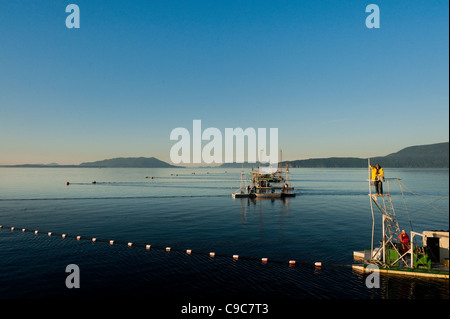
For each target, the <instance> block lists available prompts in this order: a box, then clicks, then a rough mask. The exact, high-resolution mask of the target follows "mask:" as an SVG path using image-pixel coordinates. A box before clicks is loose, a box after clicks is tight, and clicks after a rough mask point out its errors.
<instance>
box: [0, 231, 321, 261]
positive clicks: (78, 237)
mask: <svg viewBox="0 0 450 319" xmlns="http://www.w3.org/2000/svg"><path fill="white" fill-rule="evenodd" d="M1 228H4V226H2V225H0V229H1ZM5 228H9V229H11V231H14V230H15V229H16V228H15V227H5ZM21 230H22V232H26V231H29V232H30V230H27V229H25V228H22V229H21ZM31 232H34V234H35V235H37V234H39V233H44V232H40V231H38V230H34V231H31ZM47 235H48V236H53V235H55V236H56V235H60V236H61V237H62V238H66V237H67V236H68V235H67V234H54V233H52V232H47ZM70 237H73V238H76V239H77V240H81V239H82V237H81V236H79V235H78V236H70ZM83 239H90V240H91V241H92V242H96V241H97V240H99V239H97V238H95V237H92V238H84V237H83ZM99 241H103V242H106V241H105V240H99ZM114 243H115V241H114V240H109V244H110V245H111V246H112V245H114ZM127 246H128V247H132V246H133V243H132V242H128V243H127ZM151 247H152V246H151V245H149V244H146V245H145V249H147V250H150V248H151ZM171 250H172V248H171V247H165V251H166V252H170V251H171ZM185 252H186V254H187V255H191V254H192V249H187V250H186V251H185ZM199 253H200V252H199ZM203 254H205V253H203ZM209 257H211V258H214V257H216V253H215V252H213V251H212V252H210V253H209ZM232 257H233V260H239V258H240V256H239V255H232ZM241 258H243V259H255V258H249V257H241ZM260 260H261V263H263V264H267V263H268V261H269V259H268V258H267V257H263V258H261V259H260ZM278 262H279V261H278ZM288 264H289V266H295V265H296V261H295V260H289V262H288ZM314 266H315V267H316V268H320V267H322V263H321V262H320V261H319V262H315V263H314Z"/></svg>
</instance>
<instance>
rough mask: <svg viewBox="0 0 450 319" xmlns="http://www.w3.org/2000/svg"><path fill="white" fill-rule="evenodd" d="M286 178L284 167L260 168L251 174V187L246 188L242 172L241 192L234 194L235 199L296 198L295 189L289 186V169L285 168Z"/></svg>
mask: <svg viewBox="0 0 450 319" xmlns="http://www.w3.org/2000/svg"><path fill="white" fill-rule="evenodd" d="M284 171H285V177H284V176H283V167H282V164H281V163H280V167H278V168H276V169H273V168H271V167H264V166H261V165H260V166H259V168H258V169H257V170H256V169H253V168H252V171H251V172H250V173H249V175H251V182H250V185H248V186H246V187H244V185H245V184H247V183H246V180H245V178H244V171H243V170H242V171H241V186H240V189H239V192H236V193H233V194H232V195H231V196H232V197H233V198H245V197H247V198H261V199H262V198H268V199H277V198H284V197H295V193H294V192H293V190H294V188H293V187H291V186H289V168H288V167H285V168H284Z"/></svg>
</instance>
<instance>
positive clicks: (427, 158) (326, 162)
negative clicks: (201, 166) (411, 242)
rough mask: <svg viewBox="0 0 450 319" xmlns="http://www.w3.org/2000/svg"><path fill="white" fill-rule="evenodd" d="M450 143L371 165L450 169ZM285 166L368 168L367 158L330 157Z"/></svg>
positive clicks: (412, 150)
mask: <svg viewBox="0 0 450 319" xmlns="http://www.w3.org/2000/svg"><path fill="white" fill-rule="evenodd" d="M448 147H449V143H448V142H445V143H437V144H429V145H419V146H410V147H407V148H404V149H402V150H400V151H398V152H396V153H392V154H389V155H386V156H377V157H374V158H371V159H370V161H371V163H373V164H375V163H379V164H380V165H381V166H382V167H392V168H402V167H404V168H408V167H411V168H448V167H449V149H448ZM283 165H287V166H289V167H305V168H306V167H308V168H320V167H342V168H346V167H348V168H353V167H355V168H359V167H361V168H363V167H367V158H358V157H328V158H311V159H305V160H294V161H285V162H283ZM242 166H243V167H245V168H247V167H258V163H254V164H249V163H243V164H242V163H225V164H222V165H221V167H242Z"/></svg>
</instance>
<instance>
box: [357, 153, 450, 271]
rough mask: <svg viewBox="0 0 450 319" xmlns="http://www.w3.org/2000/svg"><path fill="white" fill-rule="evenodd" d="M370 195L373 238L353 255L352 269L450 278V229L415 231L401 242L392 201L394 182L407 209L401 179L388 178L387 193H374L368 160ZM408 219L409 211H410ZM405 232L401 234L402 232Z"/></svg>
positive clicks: (386, 182)
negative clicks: (378, 225)
mask: <svg viewBox="0 0 450 319" xmlns="http://www.w3.org/2000/svg"><path fill="white" fill-rule="evenodd" d="M368 181H369V194H368V195H369V198H370V209H371V213H372V241H371V247H370V249H365V250H363V251H354V252H353V256H354V258H355V260H356V261H358V263H355V264H353V265H352V268H353V269H355V270H359V271H366V270H367V269H370V270H371V271H379V272H383V273H389V274H398V275H405V276H420V277H433V278H443V279H448V278H449V268H448V267H449V265H448V258H449V232H448V231H433V230H431V231H423V232H421V233H419V232H415V231H413V230H412V223H411V221H410V225H411V231H410V233H409V235H408V236H406V238H408V240H406V241H402V240H401V238H405V234H408V233H407V232H405V231H404V230H400V226H399V223H398V220H397V216H396V210H395V208H394V204H393V201H392V197H391V193H390V189H391V187H392V185H391V184H397V185H399V187H400V191H401V194H402V197H403V202H404V205H405V212H408V208H407V205H406V200H405V196H404V192H403V188H402V182H401V179H400V178H385V179H384V181H383V184H385V185H386V186H385V189H387V192H385V193H384V194H382V195H378V194H373V193H372V185H373V182H374V181H373V180H371V176H370V160H369V179H368ZM380 215H381V231H382V234H381V240H380V241H379V242H380V246H378V247H375V246H374V243H375V238H374V237H375V235H374V234H375V229H376V225H375V224H376V223H375V220H376V218H380ZM408 218H409V213H408ZM401 234H402V235H401ZM374 266H376V267H374Z"/></svg>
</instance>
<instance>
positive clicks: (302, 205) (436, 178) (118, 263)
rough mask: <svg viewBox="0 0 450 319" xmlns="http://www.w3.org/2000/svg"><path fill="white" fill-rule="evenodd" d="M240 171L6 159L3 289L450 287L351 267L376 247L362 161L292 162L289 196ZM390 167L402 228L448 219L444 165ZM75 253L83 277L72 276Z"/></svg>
mask: <svg viewBox="0 0 450 319" xmlns="http://www.w3.org/2000/svg"><path fill="white" fill-rule="evenodd" d="M240 171H241V170H240V169H226V170H225V169H219V168H214V169H212V168H208V169H206V168H202V169H198V168H195V169H194V168H192V169H190V168H187V169H96V168H95V169H94V168H83V169H82V168H0V225H4V226H8V227H11V226H14V227H15V228H16V230H14V231H11V230H10V229H9V228H5V227H3V228H2V229H0V298H54V297H57V298H95V299H98V298H107V297H122V296H123V297H127V298H156V299H159V300H164V299H174V300H187V299H188V298H194V299H201V300H203V299H204V300H208V299H214V300H232V299H240V300H242V299H243V300H253V301H258V300H272V299H278V300H296V299H403V298H405V299H416V298H437V299H448V298H449V286H448V281H446V280H432V279H417V278H404V277H399V276H392V275H391V276H387V275H382V276H381V288H378V289H369V288H367V287H366V285H365V278H366V277H365V276H366V275H364V274H361V273H358V272H355V271H352V269H351V267H349V265H351V263H352V262H353V251H354V250H362V249H364V248H368V247H370V236H371V225H372V218H371V213H370V203H369V198H368V196H367V193H368V185H367V181H366V178H367V170H365V169H291V174H290V178H291V185H292V186H294V187H295V192H296V194H297V196H296V197H295V198H288V199H286V200H284V201H282V200H275V201H271V200H256V201H253V200H248V199H232V198H231V193H232V192H234V191H235V190H236V189H237V188H239V184H240ZM385 172H386V175H387V177H399V178H401V179H402V183H403V185H405V187H406V188H404V192H405V195H406V204H407V208H408V210H405V209H404V203H403V200H402V196H401V190H400V189H399V188H398V187H392V189H391V194H392V196H393V201H394V205H395V207H396V208H397V216H398V219H399V224H400V227H401V228H405V229H406V230H407V231H410V230H411V225H412V227H413V229H414V230H415V231H422V230H436V229H441V230H442V229H444V230H448V228H449V215H448V212H449V197H448V194H449V171H448V169H424V170H422V169H385ZM193 173H195V174H193ZM146 177H148V178H146ZM151 177H153V179H152V178H151ZM67 181H69V182H70V185H69V186H66V185H65V183H66V182H67ZM92 181H96V184H92ZM21 228H26V229H28V230H33V231H34V230H39V231H41V232H45V233H40V234H38V235H35V234H34V233H33V232H22V231H21ZM47 232H53V234H63V233H64V234H68V235H70V236H82V238H83V239H88V240H79V241H77V240H76V239H75V238H69V237H67V238H62V237H61V236H59V235H58V236H57V235H52V236H48V235H47ZM93 237H95V238H98V239H99V240H98V241H97V242H92V240H90V239H91V238H93ZM102 240H104V241H102ZM109 240H114V241H115V244H114V245H110V244H109V243H108V241H109ZM128 242H132V243H134V244H133V246H132V247H128V246H127V245H126V243H128ZM121 243H122V244H121ZM139 244H150V245H152V248H151V249H150V250H146V249H145V247H142V246H139ZM165 247H171V248H172V250H171V251H170V252H167V251H165V249H164V248H165ZM186 249H191V250H192V252H193V253H192V254H191V255H187V254H186V252H185V251H186ZM209 252H215V253H216V256H215V257H214V258H211V257H210V256H209V255H208V253H209ZM235 254H237V255H239V256H242V258H240V259H239V260H234V259H233V258H232V255H235ZM263 257H265V258H268V260H269V262H268V263H267V264H263V263H261V261H260V259H261V258H263ZM289 260H296V261H297V265H296V266H295V267H289V265H288V261H289ZM317 261H320V262H322V265H323V266H322V267H321V268H316V267H314V263H315V262H317ZM69 264H76V265H78V266H79V268H80V288H79V289H68V288H66V286H65V279H66V277H67V276H68V273H66V272H65V268H66V266H67V265H69Z"/></svg>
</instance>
